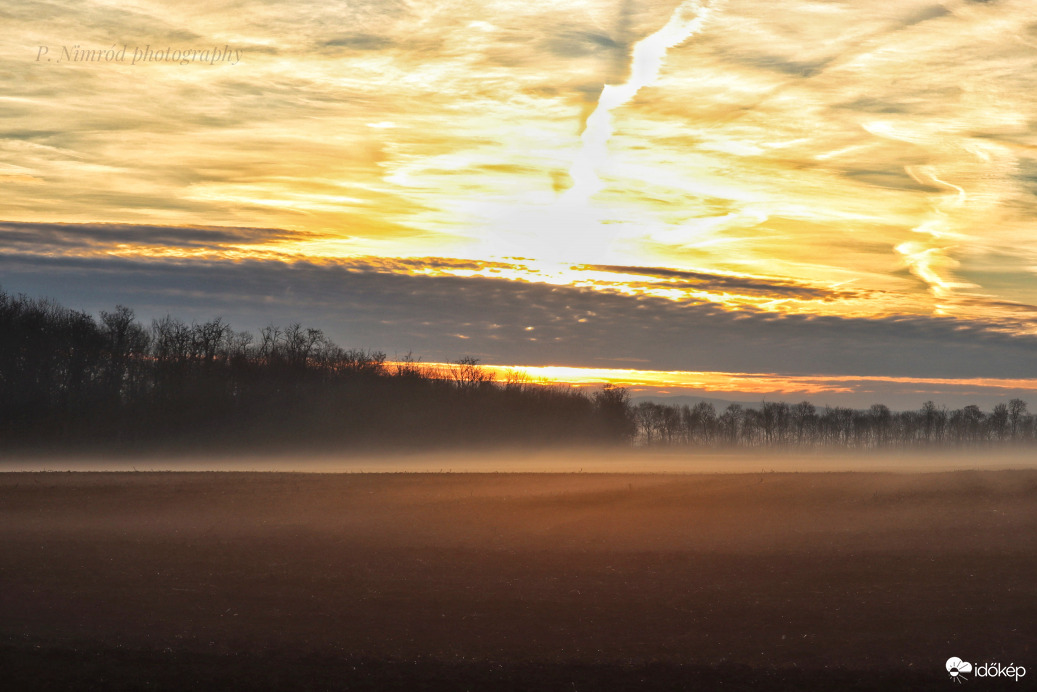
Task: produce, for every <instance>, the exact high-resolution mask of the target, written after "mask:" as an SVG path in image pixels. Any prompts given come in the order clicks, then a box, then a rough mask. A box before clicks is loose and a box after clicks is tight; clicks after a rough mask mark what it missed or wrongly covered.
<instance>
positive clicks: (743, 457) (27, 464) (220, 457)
mask: <svg viewBox="0 0 1037 692" xmlns="http://www.w3.org/2000/svg"><path fill="white" fill-rule="evenodd" d="M1034 468H1037V455H1035V454H1033V453H1032V452H1031V451H1030V450H1029V449H1026V448H1020V449H1011V448H1009V449H1004V448H992V449H990V448H988V449H982V448H980V449H948V450H942V451H931V452H922V451H907V450H885V451H872V452H864V453H861V452H857V453H854V452H850V451H844V452H824V451H803V450H796V449H790V450H784V451H748V450H727V451H715V450H694V451H688V450H682V449H674V450H667V449H662V450H659V449H616V448H610V447H605V448H593V447H592V448H584V447H573V448H563V449H554V448H549V449H539V450H537V449H508V448H506V447H505V448H495V449H483V450H467V451H466V450H454V451H441V452H421V451H414V452H409V453H400V452H395V451H383V452H370V451H369V452H366V453H353V454H332V453H319V452H315V453H314V452H310V453H301V454H284V453H278V454H258V453H257V454H212V455H204V454H187V455H185V454H167V455H163V454H151V455H146V456H133V455H103V456H101V455H89V454H86V455H75V456H63V455H34V456H17V455H16V456H13V457H10V458H7V459H2V460H0V472H15V471H17V472H24V471H53V472H56V471H139V472H144V471H214V472H249V471H259V472H293V473H325V474H334V473H346V474H355V473H428V474H437V473H455V474H456V473H536V474H572V473H588V474H589V473H594V474H602V473H608V474H644V473H651V474H703V473H707V474H731V473H734V474H744V473H772V472H782V473H806V472H850V471H883V472H898V473H910V472H917V473H921V472H936V471H958V470H987V471H992V470H1001V469H1034Z"/></svg>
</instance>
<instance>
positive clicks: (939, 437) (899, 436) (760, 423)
mask: <svg viewBox="0 0 1037 692" xmlns="http://www.w3.org/2000/svg"><path fill="white" fill-rule="evenodd" d="M631 413H632V415H633V418H634V421H635V427H636V440H637V442H638V443H639V444H641V445H646V446H656V445H662V446H672V445H676V446H690V447H750V448H752V447H768V448H775V447H777V448H781V447H786V448H841V449H857V450H867V449H883V448H917V447H945V446H956V447H968V446H983V445H993V444H1033V443H1034V442H1037V416H1034V415H1033V414H1031V413H1029V411H1028V410H1027V405H1026V402H1024V401H1022V400H1021V399H1012V400H1011V401H1009V402H1007V403H1000V404H997V405H996V406H994V408H993V410H992V411H991V412H990V413H984V412H983V411H982V410H980V408H979V407H978V406H975V405H969V406H965V407H963V408H960V409H956V410H953V411H949V410H947V408H945V407H939V406H937V405H936V404H934V403H933V402H932V401H927V402H925V403H924V404H923V405H922V408H921V409H919V410H917V411H891V410H890V409H889V408H888V407H887V406H885V405H884V404H875V405H873V406H871V407H870V408H868V409H865V410H856V409H851V408H843V407H834V408H833V407H829V406H826V407H825V408H824V409H823V410H818V409H817V407H815V406H814V405H813V404H811V403H810V402H809V401H803V402H800V403H798V404H788V403H785V402H781V401H778V402H772V401H767V402H763V403H762V404H761V405H760V406H759V407H744V406H742V405H741V404H731V405H729V406H727V407H726V408H725V409H724V410H723V411H721V412H718V411H717V409H716V407H714V406H713V404H711V403H708V402H700V403H698V404H695V405H694V406H686V405H685V406H680V405H666V404H658V403H653V402H649V401H645V402H641V403H638V404H637V405H635V406H634V407H633V408H632V410H631Z"/></svg>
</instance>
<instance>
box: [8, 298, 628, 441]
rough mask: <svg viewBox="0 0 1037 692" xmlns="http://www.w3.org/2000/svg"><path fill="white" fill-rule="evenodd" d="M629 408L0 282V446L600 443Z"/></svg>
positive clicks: (322, 339) (620, 402) (307, 331)
mask: <svg viewBox="0 0 1037 692" xmlns="http://www.w3.org/2000/svg"><path fill="white" fill-rule="evenodd" d="M629 412H630V408H629V402H628V398H627V395H626V392H625V390H622V389H619V388H606V389H604V390H602V391H600V392H598V393H596V394H594V395H593V396H588V395H585V394H583V393H581V392H579V391H577V390H574V389H571V388H564V387H555V386H544V385H541V384H535V383H531V382H528V381H523V380H522V379H521V378H520V377H512V378H510V379H509V380H508V381H506V382H502V383H498V382H494V381H492V380H491V378H490V377H489V375H488V374H487V373H486V372H485V371H484V370H483V369H482V368H480V367H478V364H477V361H476V360H474V359H472V358H465V359H461V360H459V361H457V363H455V364H454V365H453V366H452V367H451V368H450V370H449V372H446V373H444V372H441V371H435V370H432V369H431V368H429V367H426V366H424V365H422V364H421V363H419V362H416V361H414V360H413V359H412V358H410V357H407V358H404V359H403V361H402V362H400V363H388V362H387V361H386V356H385V354H384V353H381V352H376V351H365V350H358V349H343V348H340V347H339V346H337V345H335V344H334V343H333V342H332V341H331V340H330V339H329V338H328V337H327V336H326V335H325V334H324V333H323V332H322V331H320V330H319V329H311V328H304V327H302V326H301V325H299V324H293V325H290V326H288V327H284V328H280V327H274V326H271V327H267V328H265V329H263V330H262V331H260V332H259V333H258V334H252V333H249V332H239V331H235V330H234V329H232V328H231V326H230V325H229V324H227V323H225V322H224V321H223V320H222V319H219V318H217V319H214V320H211V321H209V322H205V323H202V324H187V323H185V322H183V321H181V320H178V319H176V318H174V317H165V318H163V319H159V320H155V321H153V322H152V323H151V325H150V326H149V327H146V326H144V325H142V324H141V323H139V322H138V321H136V319H135V318H134V314H133V311H132V310H130V309H129V308H126V307H122V306H118V307H116V308H115V309H114V310H112V311H111V312H107V311H106V312H102V313H101V314H100V316H99V318H94V317H92V316H91V315H89V314H86V313H83V312H79V311H76V310H71V309H68V308H65V307H62V306H61V305H58V304H57V303H54V302H52V301H49V300H42V299H34V298H28V297H25V296H21V295H19V296H12V295H9V294H6V293H3V292H0V450H12V449H35V450H41V449H46V448H51V449H54V450H59V449H68V448H75V449H87V450H88V449H91V448H95V449H98V450H118V449H122V450H128V451H131V450H132V451H137V450H155V451H162V450H165V449H184V448H199V449H201V448H204V449H209V450H213V449H216V450H218V449H220V448H226V449H227V450H228V451H229V450H232V449H240V448H243V447H244V448H249V447H252V448H262V449H274V448H282V449H296V448H300V447H306V448H314V447H328V448H341V447H342V446H362V447H372V446H391V447H396V448H399V447H429V446H458V445H481V444H490V443H494V444H501V443H503V444H525V443H532V444H543V443H551V444H558V443H576V442H579V443H603V442H608V443H615V442H621V441H625V440H629V439H630V438H631V436H632V434H633V424H632V419H631V418H630V415H629Z"/></svg>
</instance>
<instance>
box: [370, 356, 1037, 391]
mask: <svg viewBox="0 0 1037 692" xmlns="http://www.w3.org/2000/svg"><path fill="white" fill-rule="evenodd" d="M387 365H388V366H389V367H417V368H420V369H424V370H425V371H426V372H429V373H431V374H433V375H434V376H438V377H442V378H445V379H449V378H451V377H453V372H454V370H455V369H456V368H457V366H456V365H455V364H452V363H424V362H413V363H403V362H397V361H393V362H389V363H387ZM479 368H480V369H482V371H483V372H485V373H487V374H489V375H490V377H491V378H492V379H493V380H494V381H496V382H509V381H510V382H528V383H530V384H543V385H569V386H573V387H590V386H600V385H603V384H606V383H608V384H613V385H616V386H621V387H627V388H631V389H640V388H651V389H674V390H702V391H705V392H716V393H733V392H739V393H749V394H771V393H777V394H782V393H784V394H792V393H795V394H807V395H809V394H825V393H850V392H853V391H856V390H855V388H854V387H853V385H859V384H867V383H874V384H899V385H919V386H933V385H937V386H951V387H980V388H989V389H999V390H1027V391H1037V379H1012V378H962V379H955V378H936V377H886V376H869V375H783V374H779V373H744V372H693V371H684V370H636V369H631V368H582V367H571V366H527V365H482V364H480V365H479Z"/></svg>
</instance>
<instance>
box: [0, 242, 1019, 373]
mask: <svg viewBox="0 0 1037 692" xmlns="http://www.w3.org/2000/svg"><path fill="white" fill-rule="evenodd" d="M0 277H2V287H3V289H4V290H7V291H8V292H27V293H29V294H33V295H46V296H50V297H53V298H55V299H57V300H59V301H61V302H63V303H65V304H67V305H69V306H71V307H76V308H79V309H85V310H88V311H91V312H95V311H98V310H101V309H110V308H111V306H113V305H115V304H116V303H121V304H126V305H129V306H131V307H134V308H135V309H136V310H137V312H138V315H139V316H140V317H141V318H143V319H145V320H148V319H150V318H153V317H160V316H163V315H165V314H174V315H178V316H181V317H183V318H185V319H195V320H205V319H209V318H211V317H213V316H217V315H219V316H223V317H224V318H225V319H227V320H229V321H230V322H231V323H232V324H233V325H234V326H235V327H236V328H238V329H246V328H247V329H257V328H261V327H262V326H265V325H266V324H270V323H275V324H285V323H289V322H293V321H303V322H305V323H307V324H310V325H312V326H317V327H321V328H323V329H325V330H326V331H327V333H329V334H330V335H331V336H332V337H333V338H335V339H336V340H337V341H339V342H340V343H342V344H344V345H351V346H362V347H366V348H380V349H383V350H386V351H387V352H389V353H390V354H392V353H400V354H402V353H406V352H408V351H413V352H414V353H416V354H420V355H422V356H424V357H425V358H426V359H427V360H448V359H453V358H456V357H458V356H460V355H464V354H471V355H475V356H478V357H480V358H482V359H483V360H484V361H485V362H496V363H522V364H528V365H536V364H540V365H572V366H587V365H597V366H603V367H604V366H609V367H629V365H630V360H629V359H630V358H638V359H641V360H642V361H643V362H639V364H638V367H641V368H648V369H664V370H716V371H735V372H782V373H798V374H830V375H882V376H905V377H952V378H961V377H1037V337H1033V336H1012V335H1008V334H1003V333H999V332H996V331H992V330H990V329H988V328H986V327H985V326H984V325H982V324H979V323H975V322H969V321H964V320H954V319H947V318H925V317H899V318H884V319H848V318H839V317H818V316H796V315H792V316H782V315H776V314H767V313H757V312H729V311H724V310H721V309H719V308H718V307H716V306H714V305H711V304H705V303H692V304H688V303H677V302H673V301H667V300H662V299H657V298H651V297H630V296H623V295H617V294H608V293H602V292H595V291H590V290H581V289H577V288H572V287H560V286H549V285H544V284H531V283H523V282H517V281H508V280H502V279H488V278H458V277H430V276H410V275H401V274H394V273H385V272H373V271H366V270H365V271H359V270H357V269H356V268H355V267H351V266H350V265H348V264H344V265H336V264H325V265H316V264H309V263H303V262H299V263H294V264H286V263H279V262H270V261H244V262H233V263H232V262H199V261H191V262H181V261H172V260H161V261H159V260H123V259H108V258H102V259H76V258H48V257H28V256H10V255H0ZM462 337H464V338H462Z"/></svg>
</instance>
